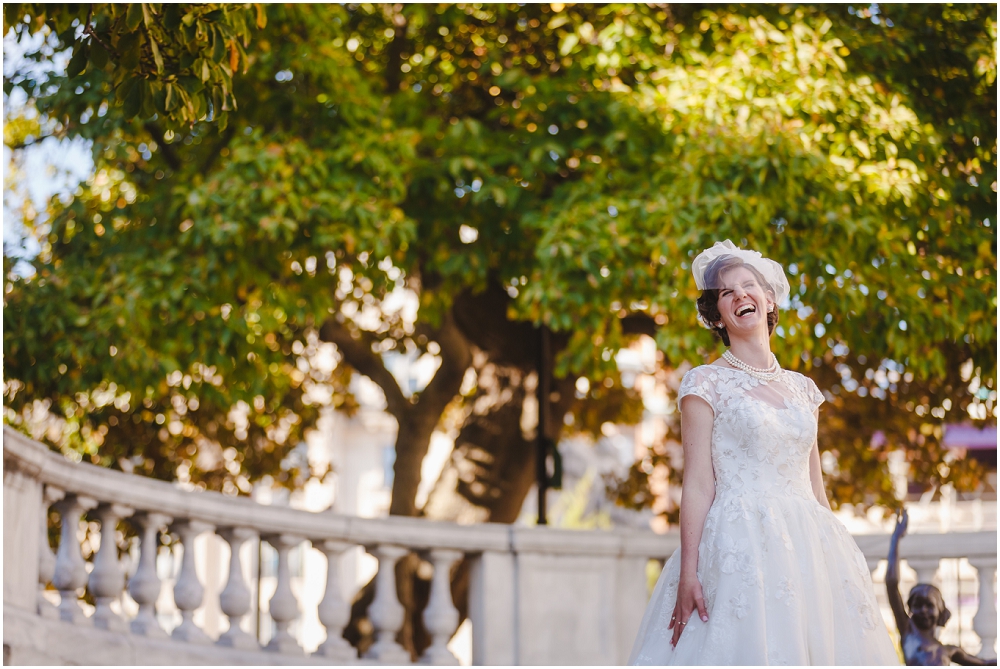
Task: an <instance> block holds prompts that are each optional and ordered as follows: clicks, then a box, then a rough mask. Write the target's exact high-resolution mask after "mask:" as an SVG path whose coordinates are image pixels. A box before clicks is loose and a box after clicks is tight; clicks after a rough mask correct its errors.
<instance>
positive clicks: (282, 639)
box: [265, 534, 303, 655]
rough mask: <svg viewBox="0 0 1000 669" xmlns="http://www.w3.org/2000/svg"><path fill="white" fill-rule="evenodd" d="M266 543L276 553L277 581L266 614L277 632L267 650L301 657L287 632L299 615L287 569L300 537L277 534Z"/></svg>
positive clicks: (293, 638)
mask: <svg viewBox="0 0 1000 669" xmlns="http://www.w3.org/2000/svg"><path fill="white" fill-rule="evenodd" d="M265 540H266V541H267V543H269V544H271V545H272V546H274V549H275V550H276V551H278V579H277V584H276V586H275V590H274V596H272V597H271V601H270V602H268V612H269V613H270V614H271V617H272V618H273V619H274V624H275V626H276V627H277V632H276V633H275V635H274V638H273V639H271V641H270V643H268V644H267V650H270V651H275V652H279V653H286V654H291V655H301V654H302V652H303V651H302V647H301V646H299V642H298V641H296V640H295V637H293V636H292V635H291V633H290V632H289V631H288V626H289V625H290V624H291V623H292V621H293V620H295V619H296V618H297V617H298V615H299V602H298V600H296V599H295V594H294V593H293V592H292V575H291V570H290V569H289V564H288V558H289V552H290V551H291V550H292V549H293V548H294V547H296V546H298V545H299V544H301V543H302V541H303V539H302V537H296V536H293V535H291V534H277V535H271V536H268V537H265Z"/></svg>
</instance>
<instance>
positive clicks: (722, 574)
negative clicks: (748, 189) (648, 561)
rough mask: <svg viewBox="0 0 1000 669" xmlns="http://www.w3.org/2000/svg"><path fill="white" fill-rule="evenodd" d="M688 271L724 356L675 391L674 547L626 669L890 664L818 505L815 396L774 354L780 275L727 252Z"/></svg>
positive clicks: (871, 603) (783, 288) (856, 570)
mask: <svg viewBox="0 0 1000 669" xmlns="http://www.w3.org/2000/svg"><path fill="white" fill-rule="evenodd" d="M692 271H693V273H694V277H695V282H696V284H697V286H698V288H699V289H701V290H702V295H701V297H700V298H699V299H698V312H699V314H700V316H701V318H702V319H703V320H704V321H705V322H706V323H707V324H708V326H709V327H711V328H712V329H713V330H714V331H715V332H716V333H717V334H718V335H719V336H720V337H721V338H722V341H723V343H725V344H726V345H727V346H729V350H727V351H726V352H725V353H724V354H723V356H722V358H721V359H720V360H717V361H716V362H714V363H713V364H710V365H702V366H701V367H696V368H695V369H692V370H691V371H689V372H688V373H687V374H686V375H685V376H684V379H683V381H682V382H681V385H680V390H679V392H678V402H679V403H680V407H681V431H682V435H683V445H684V488H683V499H682V504H681V548H680V550H679V551H677V552H675V553H674V555H673V556H671V558H670V559H669V560H667V563H666V565H665V566H664V568H663V572H662V573H661V574H660V578H659V581H658V582H657V584H656V588H655V589H654V591H653V595H652V597H651V599H650V602H649V605H648V607H647V608H646V614H645V616H644V617H643V621H642V625H641V627H640V629H639V634H638V636H637V638H636V641H635V645H634V646H633V648H632V654H631V657H630V658H629V664H639V665H653V664H656V665H660V664H672V665H691V664H702V665H703V664H720V665H733V664H740V665H749V664H797V665H807V664H813V665H814V664H825V665H843V664H847V665H859V664H865V665H875V664H878V665H890V664H891V665H898V664H899V663H900V662H899V656H898V655H897V653H896V650H895V648H894V647H893V644H892V641H891V640H890V638H889V633H888V630H887V629H886V627H885V624H884V623H883V621H882V616H881V615H880V613H879V608H878V604H877V603H876V601H875V592H874V590H873V587H872V581H871V575H870V573H869V571H868V566H867V563H866V562H865V559H864V556H863V555H862V553H861V551H860V550H859V549H858V547H857V545H856V544H855V543H854V540H853V539H852V538H851V536H850V535H849V534H848V533H847V530H846V529H845V528H844V526H843V525H842V524H841V523H840V521H838V520H837V519H836V517H835V516H834V515H833V513H832V512H831V511H830V503H829V501H828V500H827V498H826V491H825V488H824V486H823V478H822V473H821V470H820V461H819V449H818V446H817V443H816V420H817V416H818V414H819V409H818V407H819V405H820V404H821V403H822V402H823V395H822V393H820V391H819V389H818V388H817V387H816V384H814V383H813V382H812V381H811V380H810V379H808V378H807V377H805V376H803V375H801V374H798V373H796V372H791V371H788V370H785V369H782V368H781V367H780V366H779V365H778V360H777V358H776V357H775V356H774V354H773V353H771V349H770V346H769V338H770V334H771V332H773V330H774V327H775V325H776V323H777V322H778V308H777V305H778V304H779V303H780V302H782V300H784V299H785V298H786V297H787V296H788V293H789V285H788V280H787V279H786V278H785V273H784V270H783V269H782V267H781V265H779V264H778V263H776V262H774V261H773V260H769V259H767V258H763V257H761V254H760V253H756V252H753V251H746V250H743V249H739V248H737V247H735V246H734V245H733V244H732V242H730V241H729V240H726V241H725V242H717V243H716V244H715V246H713V247H712V248H710V249H707V250H706V251H703V252H702V253H701V254H700V255H699V256H698V257H697V258H695V261H694V263H693V265H692Z"/></svg>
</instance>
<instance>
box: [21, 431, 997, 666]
mask: <svg viewBox="0 0 1000 669" xmlns="http://www.w3.org/2000/svg"><path fill="white" fill-rule="evenodd" d="M3 436H4V444H3V449H4V660H5V662H4V663H5V664H8V663H13V664H27V663H31V664H39V663H48V664H150V663H156V664H175V665H176V664H205V663H212V664H235V663H240V664H352V663H377V664H408V663H410V662H411V660H412V658H411V657H410V655H409V654H408V653H407V652H406V651H405V650H404V649H403V648H402V647H401V646H400V645H399V644H398V643H397V641H396V636H397V633H398V632H399V630H400V629H401V627H402V626H403V622H404V610H403V606H402V605H401V604H400V602H399V601H398V598H397V594H396V592H397V590H396V584H395V569H394V568H385V567H393V566H394V565H395V564H396V563H397V561H398V560H400V559H401V558H402V557H403V556H406V555H409V554H411V553H416V554H418V555H419V556H421V558H422V559H423V560H425V561H426V562H428V563H429V564H430V565H431V566H432V568H433V576H432V577H431V579H430V598H429V601H428V604H427V607H426V609H425V610H424V614H423V621H424V625H425V627H426V628H427V630H428V632H429V633H430V635H431V637H432V642H431V644H430V646H429V647H428V648H427V649H426V651H425V652H424V653H423V655H422V657H421V658H418V661H419V662H421V663H427V664H456V663H457V660H456V657H455V656H454V655H453V654H452V652H451V651H450V650H449V648H448V642H449V639H450V638H451V636H452V634H453V633H454V632H455V630H456V627H457V626H458V622H459V614H458V611H457V609H456V606H455V603H454V602H453V601H452V593H451V587H450V575H451V570H452V568H453V566H454V565H456V564H457V563H458V561H459V560H461V559H462V558H463V557H466V558H468V559H469V561H470V566H471V577H470V586H469V600H468V615H469V620H470V621H471V625H472V661H473V662H474V663H475V664H536V665H539V664H621V663H624V661H625V660H626V658H627V655H628V652H629V649H630V646H631V644H632V640H633V637H634V635H635V632H636V630H637V629H638V626H639V622H640V620H641V618H642V614H643V610H644V607H645V602H646V599H647V597H648V575H647V566H648V564H649V561H650V560H651V559H655V560H660V561H662V560H663V559H665V558H666V557H668V556H669V555H670V554H671V553H672V552H673V551H674V550H675V549H676V548H677V546H678V545H679V539H678V537H677V535H676V534H675V533H671V534H667V535H656V534H653V533H651V532H644V531H638V530H615V531H567V530H558V529H549V528H525V527H515V526H510V525H495V524H488V523H487V524H482V525H471V526H460V525H455V524H450V523H438V522H432V521H427V520H422V519H414V518H384V519H363V518H355V517H346V516H340V515H335V514H332V513H329V512H323V513H311V512H306V511H300V510H295V509H290V508H286V507H276V506H266V505H262V504H258V503H256V502H254V501H252V500H249V499H246V498H236V497H230V496H225V495H221V494H218V493H212V492H192V491H186V490H183V489H181V488H180V487H178V486H176V485H173V484H169V483H165V482H162V481H156V480H151V479H148V478H144V477H140V476H133V475H129V474H124V473H121V472H116V471H111V470H108V469H103V468H100V467H95V466H92V465H88V464H78V463H74V462H71V461H69V460H67V459H66V458H64V457H62V456H60V455H59V454H57V453H54V452H52V451H50V450H49V449H47V448H46V447H45V446H43V445H42V444H39V443H37V442H34V441H32V440H30V439H28V438H26V437H24V436H23V435H21V434H19V433H17V432H15V431H13V430H11V429H9V428H6V427H5V428H4V434H3ZM50 509H51V510H55V511H56V512H57V513H58V515H59V517H60V518H61V535H60V540H59V542H58V550H57V551H56V552H55V553H54V554H53V552H52V550H51V548H50V545H49V541H48V538H47V532H48V519H49V514H50ZM85 513H86V514H87V516H88V518H90V519H92V520H93V519H96V522H97V523H98V524H99V525H100V531H99V534H100V540H99V542H98V544H99V547H98V549H97V551H96V553H95V554H94V556H93V558H92V561H91V565H89V567H90V568H89V571H88V564H87V562H86V561H85V560H84V557H83V553H82V551H81V540H82V537H81V536H80V535H79V527H80V520H81V518H82V517H83V515H84V514H85ZM122 519H128V522H129V523H131V524H132V525H133V527H134V528H135V530H136V533H137V535H138V556H137V560H136V561H135V562H136V564H135V565H133V566H134V571H133V573H132V574H131V576H130V578H128V579H126V570H125V567H124V565H123V563H122V561H121V559H120V557H119V555H118V546H117V543H116V540H115V533H116V528H117V526H118V523H119V522H120V521H121V520H122ZM168 529H169V531H170V533H171V535H172V536H173V537H175V538H176V540H177V542H178V543H179V545H180V553H181V559H180V568H179V572H178V574H177V578H176V581H175V583H174V587H173V603H174V604H175V605H176V608H177V609H178V610H179V613H180V623H179V624H178V625H177V626H176V627H174V628H173V629H172V630H171V632H170V633H169V634H168V633H167V632H166V631H165V630H164V629H163V627H161V625H160V622H159V621H158V619H157V615H156V612H157V611H156V607H157V604H158V601H159V600H160V598H161V590H162V589H163V584H162V582H161V580H160V577H159V576H158V572H157V568H156V559H157V553H158V551H159V549H160V536H161V533H162V532H164V531H165V530H168ZM207 534H215V535H217V536H218V537H220V538H221V539H222V540H224V541H225V542H226V544H228V546H229V547H230V549H231V550H230V559H229V564H228V567H227V568H226V570H225V573H226V574H227V576H226V584H225V587H224V588H223V589H222V590H221V592H219V593H218V594H217V595H212V596H213V597H217V600H218V601H217V602H213V604H217V606H218V608H219V609H220V610H221V612H222V613H223V614H224V615H225V616H226V617H227V618H228V620H229V628H228V629H227V630H226V631H224V632H222V633H221V634H218V635H216V636H217V638H212V636H210V635H209V634H207V633H206V631H205V630H204V629H202V628H201V627H199V625H198V624H197V621H196V617H197V616H195V611H197V610H199V608H200V607H202V606H203V604H204V603H205V601H204V600H205V599H206V593H205V588H204V586H203V583H202V582H201V581H200V580H199V576H198V570H197V568H196V557H197V555H196V549H195V547H196V546H197V545H203V544H197V543H196V539H197V538H198V537H199V536H202V535H207ZM857 539H858V543H859V546H861V548H862V550H863V551H864V552H865V554H866V556H868V557H869V565H870V566H871V567H872V568H873V569H874V567H875V565H877V564H878V559H879V558H880V557H881V556H884V555H885V554H886V549H887V545H888V538H887V537H886V536H884V535H871V536H861V537H857ZM258 541H259V542H264V543H266V544H268V545H270V546H271V547H273V549H274V550H275V551H276V553H277V569H276V574H275V589H274V594H273V596H272V597H271V598H270V601H269V607H268V613H269V615H270V616H271V618H272V619H273V620H274V622H275V628H276V631H275V633H274V634H273V635H272V636H271V638H270V641H269V642H268V643H267V644H266V645H264V646H263V647H262V646H261V645H260V644H259V643H258V640H257V637H256V636H254V635H251V634H248V633H247V632H244V631H243V630H242V629H241V625H240V623H241V620H242V619H243V618H244V617H246V616H247V614H248V613H249V612H250V610H251V588H250V585H251V584H250V583H248V579H247V577H246V573H245V572H246V569H245V565H244V564H243V563H242V562H241V552H242V551H241V550H240V547H241V546H244V545H245V544H247V543H248V542H258ZM304 544H305V545H311V546H312V547H313V548H315V549H317V550H318V551H319V552H320V553H321V554H322V555H323V556H324V557H325V560H326V562H327V570H326V574H327V575H326V582H325V587H324V588H323V596H322V599H321V600H320V601H319V602H318V604H317V605H316V609H315V615H316V616H318V619H319V621H320V622H321V623H322V625H323V626H324V627H325V632H326V640H325V641H323V642H322V643H320V644H319V646H318V648H316V650H315V651H314V652H312V653H310V654H308V655H307V654H306V653H305V651H304V650H303V648H302V645H300V643H299V641H298V640H297V639H296V637H295V635H293V634H292V633H291V627H292V625H293V622H294V621H296V620H297V619H299V618H300V616H301V615H302V610H301V609H302V603H301V602H300V601H299V600H298V598H297V597H296V595H295V593H294V591H293V589H292V587H291V580H292V579H291V565H290V562H291V557H290V556H291V553H292V551H293V549H295V548H296V547H297V546H301V545H304ZM356 546H362V547H364V550H365V551H366V552H367V553H368V554H370V555H372V556H373V557H374V558H375V559H376V560H377V561H378V565H379V569H378V571H377V575H376V577H375V595H374V600H373V601H372V603H371V605H370V607H369V609H368V617H369V619H370V621H371V623H372V625H373V627H374V636H375V642H374V643H373V644H372V645H371V646H370V647H369V648H368V649H367V651H366V653H365V655H364V657H362V658H359V657H358V654H357V652H356V650H355V649H354V648H353V647H352V646H350V645H349V644H348V643H347V642H346V641H345V640H344V638H343V635H342V633H343V630H344V627H345V626H346V624H347V623H348V621H349V619H350V605H349V603H348V600H347V599H346V598H345V597H344V594H343V593H344V587H343V586H342V583H341V573H340V560H341V556H343V555H344V554H345V552H347V551H348V550H352V549H354V547H356ZM904 549H905V554H906V555H907V556H908V561H909V563H910V565H911V566H914V567H915V568H916V569H917V571H918V574H921V570H923V573H922V574H921V576H922V577H923V576H927V575H928V574H929V575H930V576H933V570H934V569H936V567H935V565H936V561H937V560H940V559H941V558H947V557H968V559H969V562H970V563H971V564H972V565H973V566H975V567H976V568H977V569H979V573H980V574H988V575H989V578H981V579H980V584H981V585H980V597H979V600H980V602H981V605H980V607H979V613H977V616H976V619H975V629H976V632H977V633H978V634H979V636H980V637H981V638H982V639H983V642H984V643H983V649H984V650H983V651H982V653H983V654H984V656H992V649H993V646H994V642H995V638H996V606H995V595H994V594H993V582H994V579H995V573H996V532H979V533H965V534H949V535H916V536H910V537H907V538H906V539H904ZM50 586H53V587H54V588H55V589H56V590H57V591H58V594H59V603H58V605H57V606H56V605H53V603H52V602H51V600H50V598H49V597H48V596H46V595H47V594H51V588H50ZM85 589H86V591H87V592H89V595H90V597H91V598H92V601H93V605H92V607H91V606H90V605H87V606H86V607H84V606H83V605H82V604H81V600H82V597H83V594H84V591H85ZM126 593H127V595H128V597H129V598H130V599H131V600H132V601H134V603H135V605H137V611H136V612H135V614H134V615H133V616H131V617H130V618H131V619H129V620H126V619H125V618H124V617H123V616H122V611H123V607H122V606H120V605H119V604H116V602H121V600H122V599H123V598H124V597H123V596H124V595H125V594H126Z"/></svg>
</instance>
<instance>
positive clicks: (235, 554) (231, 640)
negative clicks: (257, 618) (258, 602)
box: [216, 527, 260, 650]
mask: <svg viewBox="0 0 1000 669" xmlns="http://www.w3.org/2000/svg"><path fill="white" fill-rule="evenodd" d="M220 534H221V536H222V538H223V539H225V540H226V542H227V543H228V544H229V549H230V554H229V580H228V581H226V587H225V589H224V590H223V591H222V594H220V595H219V604H220V606H221V608H222V612H223V613H225V614H226V616H227V617H228V618H229V629H228V630H226V631H225V632H224V633H223V634H222V636H220V637H219V640H218V641H217V642H216V643H218V644H219V645H220V646H227V647H229V648H240V649H243V650H259V649H260V646H259V645H258V643H257V639H256V638H254V637H253V636H251V635H249V634H247V633H246V632H244V631H243V630H242V629H240V621H241V620H242V619H243V616H245V615H246V614H247V613H248V612H249V611H250V588H249V587H248V586H247V582H246V580H245V579H244V578H243V562H242V560H241V559H240V548H242V547H243V544H244V543H246V542H247V541H249V540H250V539H253V538H256V536H257V533H256V532H255V531H253V530H251V529H248V528H245V527H233V528H230V529H228V530H224V531H223V532H221V533H220Z"/></svg>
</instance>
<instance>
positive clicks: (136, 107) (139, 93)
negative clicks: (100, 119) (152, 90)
mask: <svg viewBox="0 0 1000 669" xmlns="http://www.w3.org/2000/svg"><path fill="white" fill-rule="evenodd" d="M145 88H146V86H145V82H142V81H139V80H134V81H133V82H132V86H131V88H130V89H129V90H128V93H127V94H126V96H125V100H124V102H123V103H122V115H123V116H124V117H125V118H126V119H131V118H135V116H136V115H138V114H139V111H140V110H141V109H142V102H143V94H144V92H145Z"/></svg>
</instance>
